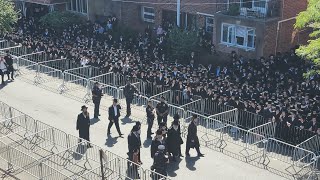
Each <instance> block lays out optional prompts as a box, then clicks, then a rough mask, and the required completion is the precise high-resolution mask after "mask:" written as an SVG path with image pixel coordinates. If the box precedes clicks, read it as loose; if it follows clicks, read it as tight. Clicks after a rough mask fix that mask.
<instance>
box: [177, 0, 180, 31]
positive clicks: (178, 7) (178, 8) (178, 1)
mask: <svg viewBox="0 0 320 180" xmlns="http://www.w3.org/2000/svg"><path fill="white" fill-rule="evenodd" d="M180 1H181V0H177V26H178V27H180V6H181V2H180Z"/></svg>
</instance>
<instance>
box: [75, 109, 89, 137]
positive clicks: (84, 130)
mask: <svg viewBox="0 0 320 180" xmlns="http://www.w3.org/2000/svg"><path fill="white" fill-rule="evenodd" d="M76 129H77V130H79V137H80V138H82V139H85V140H87V141H90V134H89V129H90V118H89V115H88V116H87V117H84V115H83V113H80V114H79V115H78V118H77V127H76Z"/></svg>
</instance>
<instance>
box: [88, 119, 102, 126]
mask: <svg viewBox="0 0 320 180" xmlns="http://www.w3.org/2000/svg"><path fill="white" fill-rule="evenodd" d="M99 121H100V119H99V118H92V119H90V125H94V124H95V123H97V122H99Z"/></svg>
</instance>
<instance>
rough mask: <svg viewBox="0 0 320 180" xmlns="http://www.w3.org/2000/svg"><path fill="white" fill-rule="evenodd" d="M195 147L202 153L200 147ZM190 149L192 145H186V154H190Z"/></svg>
mask: <svg viewBox="0 0 320 180" xmlns="http://www.w3.org/2000/svg"><path fill="white" fill-rule="evenodd" d="M195 149H196V151H197V153H198V155H199V154H201V152H200V147H195ZM189 151H190V147H189V146H187V147H186V154H189Z"/></svg>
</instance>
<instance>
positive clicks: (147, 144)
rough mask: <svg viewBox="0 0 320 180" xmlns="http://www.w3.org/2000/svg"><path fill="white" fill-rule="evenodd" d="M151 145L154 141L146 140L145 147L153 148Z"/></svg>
mask: <svg viewBox="0 0 320 180" xmlns="http://www.w3.org/2000/svg"><path fill="white" fill-rule="evenodd" d="M151 143H152V139H146V140H145V141H144V142H143V147H145V148H148V147H150V146H151Z"/></svg>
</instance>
